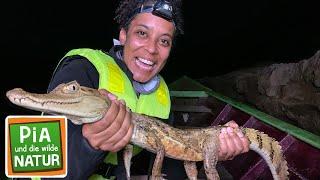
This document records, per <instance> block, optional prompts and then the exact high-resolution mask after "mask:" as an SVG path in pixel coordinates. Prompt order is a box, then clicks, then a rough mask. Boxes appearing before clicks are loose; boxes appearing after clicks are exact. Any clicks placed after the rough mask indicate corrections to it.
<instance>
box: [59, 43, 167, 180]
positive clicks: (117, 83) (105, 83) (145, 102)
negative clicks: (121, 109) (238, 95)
mask: <svg viewBox="0 0 320 180" xmlns="http://www.w3.org/2000/svg"><path fill="white" fill-rule="evenodd" d="M73 55H80V56H83V57H85V58H87V59H88V60H89V61H90V62H91V63H92V64H93V65H94V67H95V68H96V69H97V71H98V73H99V88H103V89H106V90H107V91H109V92H111V93H113V94H115V95H116V96H117V97H118V99H123V100H124V101H125V102H126V105H127V106H128V107H129V108H130V109H131V111H132V112H136V113H140V114H145V115H149V116H153V117H158V118H161V119H168V117H169V113H170V106H171V102H170V95H169V90H168V87H167V85H166V83H165V81H164V80H163V78H162V77H160V85H159V88H158V89H157V90H156V91H154V92H152V93H150V94H148V95H144V94H140V96H139V97H137V95H136V92H135V90H134V88H133V86H132V84H131V81H130V80H129V78H128V77H127V76H126V74H125V73H124V72H123V71H122V70H121V68H120V67H119V66H118V65H117V63H116V62H115V61H114V59H113V58H112V57H110V56H109V55H107V54H105V53H104V52H102V51H101V50H93V49H87V48H84V49H74V50H71V51H69V52H68V53H67V54H66V55H65V57H67V56H73ZM141 150H142V149H141V148H139V147H137V146H134V150H133V154H134V155H135V154H138V153H139V152H140V151H141ZM104 161H105V162H106V163H111V164H113V165H116V164H117V155H116V153H111V152H110V153H108V155H107V157H106V158H105V160H104ZM100 177H101V176H100ZM100 177H98V178H97V177H94V178H90V179H101V178H100Z"/></svg>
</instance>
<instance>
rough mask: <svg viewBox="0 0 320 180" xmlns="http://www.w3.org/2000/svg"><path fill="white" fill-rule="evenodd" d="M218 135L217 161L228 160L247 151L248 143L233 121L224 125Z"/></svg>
mask: <svg viewBox="0 0 320 180" xmlns="http://www.w3.org/2000/svg"><path fill="white" fill-rule="evenodd" d="M226 126H228V127H227V128H222V129H221V133H220V135H219V140H220V149H219V160H230V159H233V158H234V157H235V156H237V155H239V154H241V153H245V152H248V151H249V141H248V139H247V138H246V137H245V136H244V134H243V133H242V131H241V130H240V129H239V126H238V124H237V123H235V122H234V121H230V122H228V123H227V124H226Z"/></svg>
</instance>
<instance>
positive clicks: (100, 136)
mask: <svg viewBox="0 0 320 180" xmlns="http://www.w3.org/2000/svg"><path fill="white" fill-rule="evenodd" d="M99 92H100V93H101V94H102V95H104V96H108V98H109V99H110V100H111V105H110V108H109V109H108V111H107V112H106V114H105V116H104V117H103V118H102V119H101V120H99V121H97V122H94V123H90V124H84V125H83V127H82V134H83V136H84V137H85V138H86V139H87V140H88V142H89V144H90V145H91V146H92V147H93V148H94V149H99V150H103V151H112V152H115V151H118V150H120V149H122V148H123V147H124V146H125V145H127V144H128V143H129V141H130V139H131V136H132V132H133V124H132V122H131V111H130V109H129V108H127V107H126V104H125V102H124V101H123V100H120V101H119V100H116V99H114V98H115V96H114V95H112V94H111V93H108V92H107V91H105V90H99Z"/></svg>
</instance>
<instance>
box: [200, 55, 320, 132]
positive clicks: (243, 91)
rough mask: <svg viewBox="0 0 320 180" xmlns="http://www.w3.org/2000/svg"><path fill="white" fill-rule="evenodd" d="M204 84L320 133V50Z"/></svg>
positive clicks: (209, 78) (217, 78)
mask: <svg viewBox="0 0 320 180" xmlns="http://www.w3.org/2000/svg"><path fill="white" fill-rule="evenodd" d="M199 81H200V82H201V83H203V84H204V85H206V86H208V87H209V88H212V89H213V90H215V91H217V92H220V93H222V94H224V95H226V96H229V97H232V98H234V99H236V100H239V101H242V102H244V103H247V104H250V105H253V106H255V107H256V108H257V109H259V110H261V111H263V112H266V113H268V114H270V115H272V116H274V117H277V118H279V119H282V120H284V121H288V122H290V123H292V124H295V125H297V126H299V127H301V128H303V129H306V130H308V131H310V132H313V133H315V134H318V135H320V51H318V52H317V53H315V55H314V56H312V57H311V58H309V59H304V60H301V61H298V62H297V63H287V64H286V63H280V64H271V65H267V66H265V67H256V68H250V69H243V70H239V71H234V72H231V73H228V74H225V75H222V76H218V77H205V78H201V79H199Z"/></svg>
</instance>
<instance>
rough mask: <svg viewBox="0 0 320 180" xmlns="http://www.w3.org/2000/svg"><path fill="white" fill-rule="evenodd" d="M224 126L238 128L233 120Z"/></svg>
mask: <svg viewBox="0 0 320 180" xmlns="http://www.w3.org/2000/svg"><path fill="white" fill-rule="evenodd" d="M225 126H229V127H232V128H234V129H237V128H239V125H238V124H237V123H236V122H235V121H234V120H232V121H229V122H227V123H226V124H225Z"/></svg>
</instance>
